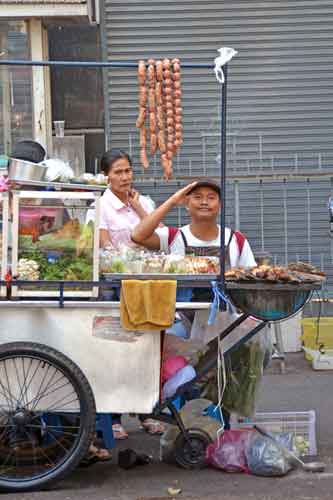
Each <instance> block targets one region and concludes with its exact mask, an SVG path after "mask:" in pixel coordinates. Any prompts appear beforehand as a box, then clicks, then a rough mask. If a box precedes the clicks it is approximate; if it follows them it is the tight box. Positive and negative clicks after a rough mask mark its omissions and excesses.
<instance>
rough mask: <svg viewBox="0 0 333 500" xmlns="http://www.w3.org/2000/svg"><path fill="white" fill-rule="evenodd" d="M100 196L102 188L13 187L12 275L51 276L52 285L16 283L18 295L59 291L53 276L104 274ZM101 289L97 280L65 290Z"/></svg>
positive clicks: (93, 293)
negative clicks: (101, 270) (100, 265)
mask: <svg viewBox="0 0 333 500" xmlns="http://www.w3.org/2000/svg"><path fill="white" fill-rule="evenodd" d="M99 198H100V193H98V192H71V191H26V190H22V191H14V192H13V203H12V206H13V224H12V247H13V248H12V275H13V277H14V278H15V277H18V278H19V279H21V280H31V281H34V280H36V281H38V280H45V281H50V285H49V286H48V287H47V288H45V287H40V286H39V285H38V284H37V283H36V285H34V284H31V285H29V286H25V285H20V286H13V287H12V296H13V297H36V298H39V297H56V296H57V295H58V294H59V292H58V286H57V285H56V283H55V285H54V286H53V285H52V281H55V282H57V281H59V280H64V281H82V283H84V282H85V281H97V280H98V259H99V255H98V253H99V231H98V227H99ZM92 204H93V207H92V206H91V205H92ZM97 295H98V287H97V286H91V287H90V288H88V289H87V287H85V286H82V287H80V286H75V287H73V288H70V287H65V290H64V296H65V297H68V298H71V297H73V298H74V297H82V298H84V297H85V298H90V297H97Z"/></svg>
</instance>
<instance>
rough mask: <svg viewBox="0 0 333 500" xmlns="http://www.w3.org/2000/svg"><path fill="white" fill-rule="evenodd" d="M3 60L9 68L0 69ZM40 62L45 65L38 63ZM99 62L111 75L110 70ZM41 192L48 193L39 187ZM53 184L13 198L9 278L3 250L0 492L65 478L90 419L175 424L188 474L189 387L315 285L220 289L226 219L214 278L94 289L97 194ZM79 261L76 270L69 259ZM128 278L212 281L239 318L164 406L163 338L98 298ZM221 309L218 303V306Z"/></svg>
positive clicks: (196, 441) (197, 454) (98, 284)
mask: <svg viewBox="0 0 333 500" xmlns="http://www.w3.org/2000/svg"><path fill="white" fill-rule="evenodd" d="M6 63H10V62H8V61H1V62H0V64H6ZM20 64H29V62H27V61H25V62H22V63H20ZM31 64H36V63H35V62H32V63H31ZM38 64H39V65H45V62H43V63H37V65H38ZM48 64H49V65H52V63H48ZM79 64H83V63H79ZM96 65H105V66H110V67H112V65H113V63H96ZM114 65H115V66H117V65H118V66H120V67H121V66H122V64H120V63H115V64H114ZM126 65H128V64H127V63H126V64H125V66H126ZM133 66H135V64H134V63H133ZM199 66H200V65H199ZM200 67H207V66H206V65H202V66H200ZM209 67H210V66H209ZM225 77H226V71H225ZM225 106H226V84H224V85H223V86H222V127H221V187H222V197H223V198H224V197H225V114H226V113H225V111H226V107H225ZM39 187H45V186H42V185H41V184H39ZM52 187H53V188H54V187H55V183H53V184H52ZM58 188H59V190H58V191H51V192H45V191H29V189H22V190H19V189H16V191H14V192H13V193H12V201H13V203H12V217H13V219H12V232H11V233H12V271H13V272H12V275H11V276H8V275H6V276H5V275H4V269H5V268H6V267H7V263H6V261H5V258H7V255H8V245H7V242H6V244H5V247H4V246H3V260H2V273H3V274H2V278H3V279H2V281H1V285H2V288H1V290H2V291H3V300H1V301H0V312H1V322H0V340H1V344H0V408H1V410H0V432H1V438H0V489H2V490H7V491H27V490H34V489H42V488H45V487H47V486H49V485H50V484H52V483H54V482H55V481H59V480H60V479H62V478H63V477H65V476H66V475H67V474H69V473H70V472H71V471H72V470H73V469H74V468H75V467H76V466H77V465H78V464H79V463H80V461H81V460H82V459H83V458H84V456H85V455H86V453H87V451H88V448H89V446H90V443H91V442H92V439H93V436H94V432H95V418H96V412H97V413H110V412H120V413H145V414H151V415H152V416H153V417H154V418H156V419H160V420H162V421H165V422H169V423H174V424H177V425H178V427H179V429H180V431H181V433H180V435H179V437H178V438H177V441H176V459H177V462H178V463H179V464H180V465H182V466H184V467H187V468H199V467H202V466H203V465H204V463H205V450H206V447H207V445H208V443H209V442H210V437H209V436H208V435H207V434H206V433H205V432H203V431H201V430H199V429H185V427H184V425H183V422H182V419H181V417H180V415H179V413H178V411H177V409H176V408H175V406H174V405H173V400H174V398H175V397H176V396H184V397H187V398H191V393H192V390H193V386H194V385H195V384H196V382H197V381H199V380H200V379H201V377H203V376H204V375H205V374H206V373H207V372H208V371H209V370H211V369H212V368H213V367H214V366H215V364H216V360H217V355H218V354H219V355H220V354H221V353H222V355H223V356H224V355H226V354H228V353H230V352H231V351H232V350H234V349H237V347H238V346H239V345H241V344H242V343H244V342H246V341H247V340H249V339H250V338H251V337H253V336H254V335H256V334H257V333H258V332H259V331H261V330H262V329H263V328H264V327H265V326H266V324H267V322H268V321H271V320H281V319H284V318H286V317H289V316H291V315H292V314H294V313H296V312H297V311H298V310H300V309H301V308H302V307H303V305H304V304H305V302H306V301H307V299H308V298H309V296H310V295H311V291H312V290H313V289H316V288H320V284H317V283H308V284H299V283H298V284H293V285H285V284H283V285H282V284H281V285H277V284H272V283H271V284H268V285H264V284H261V283H259V284H258V283H248V284H246V283H245V284H243V283H231V284H228V285H227V286H226V284H225V273H224V270H225V268H224V229H225V215H224V211H222V214H221V238H222V239H221V241H222V242H223V245H221V256H220V266H221V267H220V275H218V276H217V275H214V274H210V275H207V274H204V275H196V276H186V275H177V274H154V275H151V274H146V275H145V274H140V275H135V274H128V275H127V274H125V273H122V274H118V275H117V274H115V273H113V275H112V276H111V277H109V280H103V281H99V279H98V246H99V242H98V210H99V209H98V204H99V203H98V189H96V190H95V191H94V190H93V189H87V188H86V190H84V188H83V189H80V188H79V187H78V186H76V188H77V189H76V190H75V192H74V191H73V186H65V185H62V186H58ZM70 189H72V191H71V190H70ZM91 202H94V204H95V224H94V225H93V228H92V227H91V226H90V227H88V226H89V223H87V222H86V217H85V216H86V212H87V210H89V208H90V203H91ZM2 203H4V204H3V220H4V222H3V242H4V238H5V233H6V219H8V221H9V219H10V217H9V210H8V204H6V198H3V201H2ZM36 214H37V215H36ZM55 236H56V237H55ZM5 254H6V256H5ZM45 254H46V256H47V257H46V259H45ZM68 255H70V257H71V258H70V259H68ZM80 258H81V260H79V261H77V260H76V261H75V266H74V265H73V260H74V259H80ZM50 262H53V263H57V262H61V266H58V267H57V273H58V274H57V275H54V274H53V275H52V276H51V277H50V274H49V273H50V270H49V268H48V264H49V263H50ZM86 266H87V267H86ZM85 269H88V271H87V274H85V273H84V270H85ZM53 270H54V268H53ZM17 275H18V276H17ZM134 277H135V278H140V279H147V278H152V277H153V278H155V279H156V278H158V279H174V280H177V281H178V286H180V287H190V288H195V287H199V288H202V287H211V283H212V282H215V284H216V283H217V285H218V288H219V289H220V292H221V293H220V295H219V296H220V297H222V298H223V299H225V300H227V299H226V298H225V293H226V292H228V294H229V295H230V297H231V300H232V301H233V302H234V304H235V305H236V306H237V307H238V308H239V309H240V310H242V311H243V314H242V315H241V316H239V317H238V318H237V319H235V320H234V321H233V322H232V323H231V324H229V325H228V326H227V327H225V328H222V329H221V328H220V330H219V331H218V332H216V335H215V338H214V339H213V340H212V341H211V342H210V343H209V344H208V351H207V353H206V354H205V355H204V356H203V357H202V358H201V360H200V363H199V365H198V366H196V377H195V378H194V379H193V380H192V381H191V382H189V383H187V384H185V385H183V386H181V387H180V388H179V389H178V390H177V392H176V393H175V394H174V395H173V396H172V398H168V399H166V400H165V401H161V398H160V368H161V352H162V347H161V346H162V337H163V334H162V333H161V332H156V331H154V332H152V331H145V332H127V331H124V330H123V329H122V328H121V325H120V319H119V302H117V301H105V300H104V301H103V300H98V297H97V290H99V291H100V290H101V289H104V288H106V289H111V288H114V287H119V286H120V284H121V280H124V279H131V278H134ZM32 278H33V279H32ZM214 286H215V285H214ZM215 290H216V286H215ZM217 302H218V301H217ZM215 305H217V306H218V304H215ZM223 305H225V304H224V303H223V300H221V309H223V308H224V307H223ZM210 307H211V304H210V303H206V302H203V303H188V302H177V304H176V308H177V309H181V310H184V309H195V310H208V309H209V308H210ZM250 314H252V315H254V316H255V317H257V318H258V319H259V320H260V321H258V323H257V324H256V326H255V327H254V328H252V329H250V331H247V332H245V331H242V333H241V334H239V331H238V330H237V327H238V326H239V325H241V324H242V323H243V322H245V320H246V319H247V318H248V317H249V315H250ZM217 328H218V326H217Z"/></svg>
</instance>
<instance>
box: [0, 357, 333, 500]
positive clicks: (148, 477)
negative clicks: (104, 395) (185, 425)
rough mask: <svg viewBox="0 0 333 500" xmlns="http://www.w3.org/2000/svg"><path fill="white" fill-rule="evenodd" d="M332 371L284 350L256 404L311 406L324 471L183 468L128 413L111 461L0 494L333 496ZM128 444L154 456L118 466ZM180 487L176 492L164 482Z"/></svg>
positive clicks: (85, 498)
mask: <svg viewBox="0 0 333 500" xmlns="http://www.w3.org/2000/svg"><path fill="white" fill-rule="evenodd" d="M332 380H333V372H315V371H312V369H311V368H310V367H309V365H308V364H307V363H306V362H305V361H304V359H303V356H302V354H289V355H288V357H287V365H286V373H285V375H281V374H280V372H279V362H278V361H274V362H273V363H272V365H271V367H270V368H269V370H268V371H267V373H266V374H265V376H264V382H263V384H262V388H261V392H260V398H259V404H258V406H259V408H258V409H260V410H267V411H282V410H289V411H290V410H308V409H315V410H316V414H317V439H318V446H319V453H320V460H323V461H325V462H326V463H327V470H326V472H325V473H323V474H309V473H305V472H302V471H300V470H296V471H293V472H292V473H290V474H289V475H288V476H286V477H284V478H280V479H276V478H274V479H273V478H259V477H254V476H247V475H242V474H226V473H222V472H220V471H217V470H213V469H208V468H207V469H204V470H201V471H194V472H193V471H185V470H183V469H180V468H178V467H176V466H171V465H166V464H162V463H159V460H158V457H159V439H158V438H156V437H151V436H148V435H147V434H144V433H143V432H142V431H140V430H139V429H138V421H137V420H136V419H132V418H131V419H128V421H127V427H128V429H129V430H130V431H131V432H130V439H129V440H128V441H124V442H118V444H117V448H116V449H115V450H114V455H115V459H114V463H113V464H98V465H95V466H93V467H90V468H89V469H78V470H77V471H75V472H74V473H73V474H72V475H71V476H70V477H69V478H68V479H66V480H65V481H63V482H62V483H61V484H59V485H57V487H56V488H55V489H54V490H52V491H49V492H39V493H26V494H19V495H14V494H12V495H7V494H4V495H2V498H3V499H7V498H8V499H9V498H10V499H17V500H18V499H20V500H37V499H40V498H45V497H46V498H47V499H50V500H93V499H96V500H111V499H112V500H167V499H172V498H175V499H177V500H178V499H179V500H199V499H200V500H202V499H205V500H217V499H219V500H220V499H221V498H222V499H223V500H243V499H244V500H245V499H246V500H249V499H255V500H282V499H283V500H287V499H294V500H310V499H318V500H319V499H320V500H326V499H327V500H328V499H329V500H332V499H333V464H332V457H333V425H332V422H333V420H332V415H333V397H332ZM128 447H130V448H133V449H135V450H136V451H138V452H145V453H148V454H149V455H152V456H153V463H152V464H150V465H147V466H144V467H137V468H135V469H132V470H130V471H124V470H121V469H119V468H118V467H117V465H116V462H117V451H118V450H119V449H121V448H128ZM170 487H173V488H175V489H177V488H179V489H181V493H180V494H178V495H177V496H176V495H174V496H172V495H169V494H168V488H170Z"/></svg>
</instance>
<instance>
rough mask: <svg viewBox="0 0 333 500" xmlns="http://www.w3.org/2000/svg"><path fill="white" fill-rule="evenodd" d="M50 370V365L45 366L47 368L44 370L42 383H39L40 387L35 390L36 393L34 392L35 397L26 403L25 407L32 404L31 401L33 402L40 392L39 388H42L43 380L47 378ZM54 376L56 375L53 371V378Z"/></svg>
mask: <svg viewBox="0 0 333 500" xmlns="http://www.w3.org/2000/svg"><path fill="white" fill-rule="evenodd" d="M50 368H51V365H47V368H46V373H44V375H43V378H42V381H41V383H40V385H39V387H38V389H37V391H36V392H37V394H36V396H35V397H34V398H33V399H32V400H30V401H28V403H27V406H30V405H31V404H32V401H35V399H36V398H38V396H39V393H40V391H41V388H42V386H43V384H44V381H45V378H46V377H47V375H48V372H49V370H50ZM55 374H56V370H55V371H54V373H53V376H54V375H55Z"/></svg>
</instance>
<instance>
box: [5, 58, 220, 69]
mask: <svg viewBox="0 0 333 500" xmlns="http://www.w3.org/2000/svg"><path fill="white" fill-rule="evenodd" d="M0 66H64V67H66V66H68V67H82V68H137V67H138V63H137V62H133V61H28V60H19V59H14V60H8V59H0ZM182 68H190V69H200V68H201V69H213V68H214V66H213V65H212V64H203V63H195V64H194V63H182Z"/></svg>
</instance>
